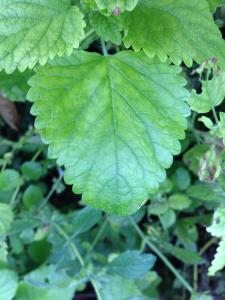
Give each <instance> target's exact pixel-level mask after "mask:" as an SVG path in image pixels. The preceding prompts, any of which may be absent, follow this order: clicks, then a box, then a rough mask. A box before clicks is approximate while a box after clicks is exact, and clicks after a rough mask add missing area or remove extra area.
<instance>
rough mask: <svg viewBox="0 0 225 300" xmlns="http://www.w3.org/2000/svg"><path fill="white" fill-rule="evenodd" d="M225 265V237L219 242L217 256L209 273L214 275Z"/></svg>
mask: <svg viewBox="0 0 225 300" xmlns="http://www.w3.org/2000/svg"><path fill="white" fill-rule="evenodd" d="M224 267H225V238H223V239H222V240H221V241H220V242H219V246H218V248H217V249H216V254H215V257H214V259H213V261H212V263H211V266H210V268H209V271H208V274H209V276H214V275H215V274H216V272H218V271H220V270H222V269H223V268H224Z"/></svg>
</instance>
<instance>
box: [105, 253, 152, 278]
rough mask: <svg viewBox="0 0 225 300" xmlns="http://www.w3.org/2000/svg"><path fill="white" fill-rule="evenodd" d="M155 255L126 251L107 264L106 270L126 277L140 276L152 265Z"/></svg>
mask: <svg viewBox="0 0 225 300" xmlns="http://www.w3.org/2000/svg"><path fill="white" fill-rule="evenodd" d="M155 260H156V258H155V256H153V255H151V254H141V253H140V252H138V251H129V250H128V251H126V252H124V253H122V254H120V255H119V256H118V257H116V258H115V259H114V260H113V261H112V262H111V263H110V264H109V265H108V267H107V268H108V271H109V272H111V273H116V274H118V275H120V276H121V277H126V278H128V279H135V278H137V279H138V278H140V277H143V276H144V275H146V273H147V272H148V271H149V270H150V269H151V268H152V267H153V265H154V263H155Z"/></svg>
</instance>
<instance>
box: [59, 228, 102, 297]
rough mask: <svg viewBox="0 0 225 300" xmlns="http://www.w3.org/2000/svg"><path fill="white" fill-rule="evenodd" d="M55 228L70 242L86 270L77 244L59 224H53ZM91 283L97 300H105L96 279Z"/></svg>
mask: <svg viewBox="0 0 225 300" xmlns="http://www.w3.org/2000/svg"><path fill="white" fill-rule="evenodd" d="M53 226H54V227H55V228H56V230H57V231H58V233H59V234H61V236H62V237H64V239H65V240H66V241H67V242H68V244H69V246H70V248H71V250H72V251H73V253H74V255H75V256H76V258H77V259H78V261H79V263H80V265H81V267H82V268H84V269H85V262H84V260H83V258H82V256H81V254H80V252H79V250H78V249H77V247H76V245H75V243H72V242H71V240H70V237H69V236H68V234H67V233H66V232H65V230H64V229H63V228H62V227H61V226H59V225H58V224H57V223H53ZM90 281H91V284H92V286H93V288H94V290H95V293H96V295H97V299H98V300H103V298H102V296H101V294H100V291H99V288H98V284H97V282H96V281H95V279H93V278H92V279H90Z"/></svg>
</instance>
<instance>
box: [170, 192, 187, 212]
mask: <svg viewBox="0 0 225 300" xmlns="http://www.w3.org/2000/svg"><path fill="white" fill-rule="evenodd" d="M169 205H170V207H171V208H173V209H175V210H182V209H185V208H188V207H189V206H190V205H191V200H190V198H188V197H187V196H186V195H184V194H173V195H171V196H170V197H169Z"/></svg>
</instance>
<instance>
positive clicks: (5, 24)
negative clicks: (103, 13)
mask: <svg viewBox="0 0 225 300" xmlns="http://www.w3.org/2000/svg"><path fill="white" fill-rule="evenodd" d="M84 26H85V23H84V21H83V15H82V14H81V12H80V11H79V9H78V7H75V6H71V1H70V0H63V1H61V0H50V1H40V0H20V1H18V0H1V6H0V39H1V44H0V68H2V69H3V68H5V70H6V72H7V73H11V72H13V71H14V70H15V69H16V68H17V67H18V68H19V70H20V71H24V70H25V69H26V68H27V67H29V68H30V69H31V68H33V67H34V66H35V65H36V63H37V62H39V63H40V64H42V65H43V64H45V63H46V61H47V60H48V58H51V59H52V58H54V57H55V56H56V55H58V56H62V55H64V54H66V55H70V54H71V52H72V50H73V48H78V47H79V42H80V41H81V40H82V38H83V37H84V30H83V28H84Z"/></svg>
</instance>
